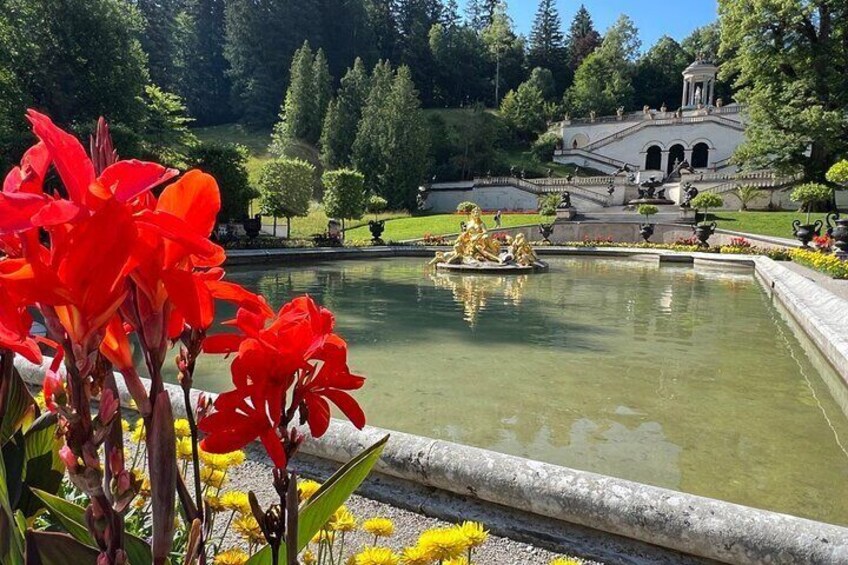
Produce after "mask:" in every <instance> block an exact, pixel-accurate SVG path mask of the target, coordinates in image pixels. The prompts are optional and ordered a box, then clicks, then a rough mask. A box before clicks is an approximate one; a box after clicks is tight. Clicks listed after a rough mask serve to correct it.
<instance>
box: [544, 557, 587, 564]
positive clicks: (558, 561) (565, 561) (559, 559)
mask: <svg viewBox="0 0 848 565" xmlns="http://www.w3.org/2000/svg"><path fill="white" fill-rule="evenodd" d="M550 565H583V562H582V561H578V560H577V559H571V558H568V557H557V558H556V559H554V560H553V561H551V562H550Z"/></svg>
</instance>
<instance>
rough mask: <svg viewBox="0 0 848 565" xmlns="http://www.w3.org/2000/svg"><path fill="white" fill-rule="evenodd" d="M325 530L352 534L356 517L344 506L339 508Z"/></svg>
mask: <svg viewBox="0 0 848 565" xmlns="http://www.w3.org/2000/svg"><path fill="white" fill-rule="evenodd" d="M327 529H329V530H332V531H334V532H352V531H353V530H355V529H356V516H354V515H353V513H352V512H351V511H350V510H348V509H347V507H346V506H341V507H339V509H338V510H336V511H335V512H334V513H333V515H332V516H331V517H330V520H329V522H327Z"/></svg>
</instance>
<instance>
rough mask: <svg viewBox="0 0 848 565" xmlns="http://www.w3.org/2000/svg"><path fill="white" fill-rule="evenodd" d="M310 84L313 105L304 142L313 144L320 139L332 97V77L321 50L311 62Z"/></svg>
mask: <svg viewBox="0 0 848 565" xmlns="http://www.w3.org/2000/svg"><path fill="white" fill-rule="evenodd" d="M312 82H313V86H312V89H313V92H314V93H315V103H314V105H313V107H312V110H313V113H312V115H310V116H309V131H308V133H307V136H306V140H307V141H309V142H310V143H313V144H314V143H317V142H318V139H319V138H320V137H321V129H322V128H323V127H324V116H325V115H326V113H327V106H328V105H329V104H330V99H331V98H332V96H333V77H331V76H330V68H329V66H328V65H327V57H326V56H325V55H324V50H323V49H318V53H316V54H315V60H314V61H313V62H312Z"/></svg>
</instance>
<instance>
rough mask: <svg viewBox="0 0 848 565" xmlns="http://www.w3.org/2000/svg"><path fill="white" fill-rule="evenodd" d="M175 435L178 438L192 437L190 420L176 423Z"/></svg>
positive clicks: (182, 419) (181, 420) (179, 420)
mask: <svg viewBox="0 0 848 565" xmlns="http://www.w3.org/2000/svg"><path fill="white" fill-rule="evenodd" d="M174 433H175V434H176V435H177V437H191V426H189V424H188V420H186V419H185V418H180V419H178V420H176V421H175V422H174Z"/></svg>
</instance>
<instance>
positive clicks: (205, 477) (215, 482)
mask: <svg viewBox="0 0 848 565" xmlns="http://www.w3.org/2000/svg"><path fill="white" fill-rule="evenodd" d="M225 480H226V475H225V474H224V472H223V471H218V470H217V469H212V468H211V467H201V469H200V482H202V483H203V484H204V485H207V486H210V487H212V488H216V489H218V490H220V489H221V487H222V486H224V481H225Z"/></svg>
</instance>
